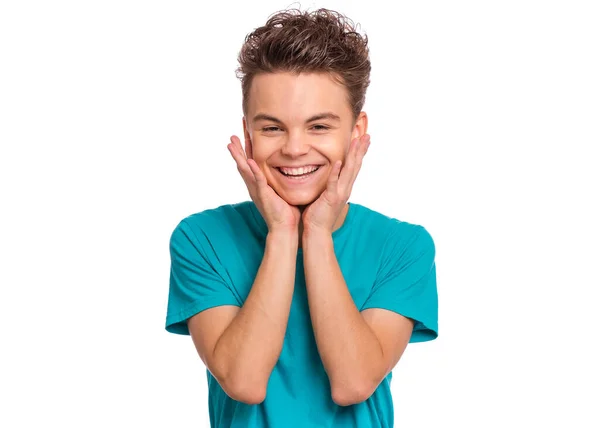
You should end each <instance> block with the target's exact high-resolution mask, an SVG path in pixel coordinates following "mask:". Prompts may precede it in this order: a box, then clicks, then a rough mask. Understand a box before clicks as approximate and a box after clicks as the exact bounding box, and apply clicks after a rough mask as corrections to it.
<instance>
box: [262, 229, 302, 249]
mask: <svg viewBox="0 0 600 428" xmlns="http://www.w3.org/2000/svg"><path fill="white" fill-rule="evenodd" d="M266 241H267V245H269V244H273V245H275V246H276V247H278V248H281V247H284V248H285V247H294V248H295V249H297V248H298V230H292V229H287V228H286V229H273V230H269V232H268V233H267V238H266Z"/></svg>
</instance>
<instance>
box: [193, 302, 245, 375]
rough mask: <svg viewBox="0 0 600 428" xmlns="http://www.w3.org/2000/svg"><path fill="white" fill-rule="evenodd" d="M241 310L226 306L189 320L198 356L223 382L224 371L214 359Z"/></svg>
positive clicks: (208, 310)
mask: <svg viewBox="0 0 600 428" xmlns="http://www.w3.org/2000/svg"><path fill="white" fill-rule="evenodd" d="M239 310H240V308H239V307H238V306H232V305H224V306H217V307H214V308H210V309H206V310H204V311H202V312H200V313H198V314H196V315H194V316H192V317H191V318H189V319H188V321H187V325H188V329H189V332H190V336H192V341H193V342H194V346H195V347H196V350H197V351H198V355H199V356H200V358H201V359H202V361H203V362H204V364H205V365H206V367H207V368H208V370H209V371H210V372H211V373H212V374H213V376H215V378H216V379H217V380H219V381H220V380H222V379H221V377H222V375H221V373H222V369H221V367H219V366H218V365H217V364H218V361H215V359H214V358H213V356H214V352H215V348H216V346H217V342H218V341H219V338H220V337H221V336H222V335H223V333H224V332H225V330H226V329H227V327H228V326H229V324H231V322H232V321H233V319H234V318H235V316H236V315H237V313H238V312H239Z"/></svg>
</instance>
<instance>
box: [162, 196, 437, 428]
mask: <svg viewBox="0 0 600 428" xmlns="http://www.w3.org/2000/svg"><path fill="white" fill-rule="evenodd" d="M266 236H267V225H266V223H265V221H264V219H263V218H262V216H261V214H260V212H259V211H258V209H257V208H256V205H255V204H254V203H253V202H252V201H246V202H241V203H237V204H231V205H224V206H221V207H218V208H214V209H209V210H206V211H202V212H200V213H196V214H192V215H190V216H188V217H186V218H184V219H183V220H182V221H181V222H180V223H179V224H178V225H177V227H176V228H175V230H174V231H173V233H172V235H171V238H170V253H171V272H170V286H169V297H168V307H167V317H166V330H167V331H168V332H171V333H177V334H184V335H189V330H188V328H187V324H186V320H187V319H188V318H190V317H191V316H193V315H195V314H197V313H198V312H200V311H203V310H205V309H208V308H211V307H215V306H222V305H236V306H240V307H241V306H242V305H243V304H244V301H245V300H246V297H247V296H248V294H249V292H250V289H251V287H252V284H253V282H254V278H255V275H256V273H257V271H258V268H259V266H260V263H261V261H262V258H263V253H264V248H265V239H266ZM332 237H333V243H334V249H335V254H336V257H337V260H338V263H339V265H340V269H341V271H342V273H343V275H344V279H345V281H346V284H347V286H348V289H349V291H350V294H351V295H352V298H353V300H354V303H355V304H356V307H357V308H358V309H359V310H361V311H362V310H364V309H367V308H383V309H387V310H390V311H394V312H397V313H399V314H401V315H404V316H406V317H409V318H412V319H413V320H415V326H414V330H413V332H412V336H411V338H410V342H423V341H427V340H432V339H435V338H436V337H437V334H438V333H437V331H438V297H437V286H436V271H435V262H434V255H435V248H434V243H433V240H432V238H431V236H430V234H429V233H428V232H427V231H426V229H425V228H423V227H422V226H419V225H415V224H411V223H407V222H403V221H400V220H397V219H394V218H390V217H387V216H385V215H383V214H380V213H378V212H376V211H373V210H371V209H369V208H367V207H365V206H363V205H360V204H355V203H350V204H349V209H348V213H347V215H346V218H345V220H344V224H343V225H342V226H341V227H340V228H339V229H337V230H336V231H334V232H333V235H332ZM206 374H207V379H208V392H209V403H208V405H209V415H210V423H211V426H212V427H213V428H217V427H218V428H225V427H227V428H264V427H275V428H279V427H286V428H307V427H315V428H316V427H344V428H353V427H356V428H371V427H392V426H393V423H394V410H393V403H392V396H391V393H390V381H391V379H392V374H391V373H390V374H389V375H388V376H387V377H386V378H385V379H384V380H383V381H382V382H381V384H380V385H379V386H378V388H377V389H376V390H375V392H374V393H373V394H372V395H371V397H369V398H368V399H367V400H366V401H364V402H362V403H358V404H355V405H351V406H338V405H337V404H336V403H335V402H334V401H333V400H332V398H331V390H330V385H329V379H328V377H327V373H326V372H325V369H324V367H323V363H322V361H321V358H320V356H319V352H318V349H317V345H316V342H315V338H314V334H313V330H312V325H311V320H310V313H309V307H308V300H307V294H306V284H305V280H304V266H303V256H302V249H301V248H300V249H299V250H298V255H297V259H296V281H295V286H294V295H293V298H292V304H291V308H290V315H289V320H288V326H287V330H286V334H285V339H284V343H283V349H282V351H281V355H280V357H279V360H278V361H277V364H276V365H275V367H274V369H273V372H272V373H271V377H270V378H269V382H268V385H267V394H266V398H265V400H264V401H263V402H262V403H260V404H256V405H249V404H245V403H241V402H238V401H235V400H233V399H231V398H230V397H229V396H228V395H227V394H226V393H225V392H224V391H223V389H222V388H221V386H220V385H219V383H218V382H217V381H216V379H215V378H214V377H213V376H212V375H211V373H210V372H209V371H208V370H207V371H206Z"/></svg>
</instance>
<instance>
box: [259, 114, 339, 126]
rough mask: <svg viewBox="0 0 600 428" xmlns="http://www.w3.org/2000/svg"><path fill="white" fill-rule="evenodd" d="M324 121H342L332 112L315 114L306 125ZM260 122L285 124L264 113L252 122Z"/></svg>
mask: <svg viewBox="0 0 600 428" xmlns="http://www.w3.org/2000/svg"><path fill="white" fill-rule="evenodd" d="M323 119H330V120H336V121H338V122H339V121H340V120H341V119H340V117H339V116H338V115H337V114H333V113H331V112H325V113H318V114H315V115H314V116H311V117H309V118H308V119H306V122H305V123H310V122H314V121H315V120H323ZM259 120H268V121H271V122H275V123H279V124H283V122H282V121H281V120H280V119H277V118H276V117H274V116H270V115H268V114H264V113H259V114H257V115H256V116H254V118H253V119H252V122H253V123H256V122H258V121H259Z"/></svg>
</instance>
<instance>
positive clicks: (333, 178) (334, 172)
mask: <svg viewBox="0 0 600 428" xmlns="http://www.w3.org/2000/svg"><path fill="white" fill-rule="evenodd" d="M341 169H342V161H341V160H338V161H336V163H335V164H334V165H333V168H331V172H330V173H329V178H328V179H327V191H328V192H331V194H332V195H335V194H337V192H338V181H339V179H340V170H341Z"/></svg>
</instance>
